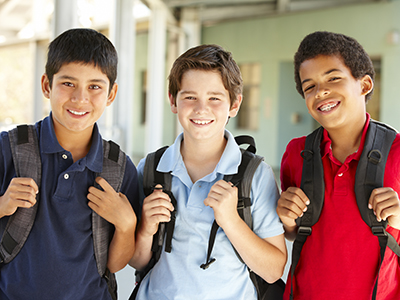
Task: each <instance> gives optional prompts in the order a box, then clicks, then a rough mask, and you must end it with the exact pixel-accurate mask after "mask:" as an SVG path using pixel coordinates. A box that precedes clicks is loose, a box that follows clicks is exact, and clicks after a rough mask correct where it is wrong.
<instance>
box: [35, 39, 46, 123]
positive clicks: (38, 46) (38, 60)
mask: <svg viewBox="0 0 400 300" xmlns="http://www.w3.org/2000/svg"><path fill="white" fill-rule="evenodd" d="M31 47H34V49H33V53H34V55H33V58H34V61H33V62H34V66H33V83H34V84H33V115H32V117H33V122H37V121H39V120H41V119H43V116H44V110H43V93H42V88H41V85H40V80H41V77H42V75H43V73H44V72H45V64H46V53H47V43H43V42H40V41H35V42H32V45H31Z"/></svg>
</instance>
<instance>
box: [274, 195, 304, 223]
mask: <svg viewBox="0 0 400 300" xmlns="http://www.w3.org/2000/svg"><path fill="white" fill-rule="evenodd" d="M301 203H303V202H301ZM277 210H278V213H280V214H283V215H284V216H286V217H289V218H293V219H297V218H298V217H302V216H303V214H304V212H305V211H306V210H307V206H301V205H300V206H299V205H298V204H297V203H296V202H293V201H291V200H287V199H285V198H281V199H279V201H278V207H277Z"/></svg>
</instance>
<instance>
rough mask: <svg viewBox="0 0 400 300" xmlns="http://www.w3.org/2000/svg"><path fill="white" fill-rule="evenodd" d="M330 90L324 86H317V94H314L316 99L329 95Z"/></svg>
mask: <svg viewBox="0 0 400 300" xmlns="http://www.w3.org/2000/svg"><path fill="white" fill-rule="evenodd" d="M330 92H331V91H330V90H329V89H328V88H327V87H326V85H324V84H318V85H317V93H316V94H315V97H316V98H321V97H325V96H327V95H329V94H330Z"/></svg>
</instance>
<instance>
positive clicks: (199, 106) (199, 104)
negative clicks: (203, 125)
mask: <svg viewBox="0 0 400 300" xmlns="http://www.w3.org/2000/svg"><path fill="white" fill-rule="evenodd" d="M194 110H195V112H196V113H197V114H201V113H202V112H205V111H206V110H207V101H205V100H202V99H199V100H197V101H196V105H195V107H194Z"/></svg>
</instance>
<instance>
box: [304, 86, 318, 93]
mask: <svg viewBox="0 0 400 300" xmlns="http://www.w3.org/2000/svg"><path fill="white" fill-rule="evenodd" d="M314 86H315V85H309V86H306V87H305V88H304V89H303V92H304V93H306V92H309V91H311V90H312V89H313V88H314Z"/></svg>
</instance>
